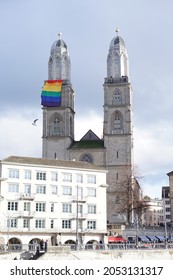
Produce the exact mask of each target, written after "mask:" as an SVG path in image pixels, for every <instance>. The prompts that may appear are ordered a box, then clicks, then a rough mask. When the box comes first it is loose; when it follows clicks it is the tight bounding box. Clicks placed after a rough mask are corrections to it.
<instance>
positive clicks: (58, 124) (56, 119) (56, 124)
mask: <svg viewBox="0 0 173 280" xmlns="http://www.w3.org/2000/svg"><path fill="white" fill-rule="evenodd" d="M58 135H62V117H61V116H59V115H57V114H55V115H53V116H52V118H51V120H50V136H58Z"/></svg>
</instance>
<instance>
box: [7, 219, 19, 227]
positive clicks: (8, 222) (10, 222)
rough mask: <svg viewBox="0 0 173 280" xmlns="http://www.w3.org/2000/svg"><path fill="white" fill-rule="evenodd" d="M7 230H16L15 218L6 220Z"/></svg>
mask: <svg viewBox="0 0 173 280" xmlns="http://www.w3.org/2000/svg"><path fill="white" fill-rule="evenodd" d="M7 228H8V229H10V228H17V219H16V218H12V219H8V220H7Z"/></svg>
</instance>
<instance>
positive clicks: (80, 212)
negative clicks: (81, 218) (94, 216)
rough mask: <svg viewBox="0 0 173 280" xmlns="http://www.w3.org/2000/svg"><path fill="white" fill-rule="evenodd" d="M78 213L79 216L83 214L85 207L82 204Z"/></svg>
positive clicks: (79, 205)
mask: <svg viewBox="0 0 173 280" xmlns="http://www.w3.org/2000/svg"><path fill="white" fill-rule="evenodd" d="M78 213H79V214H81V215H82V214H83V205H82V204H78Z"/></svg>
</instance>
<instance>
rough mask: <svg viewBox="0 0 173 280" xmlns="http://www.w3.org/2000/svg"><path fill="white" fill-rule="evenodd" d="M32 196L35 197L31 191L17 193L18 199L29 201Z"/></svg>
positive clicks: (32, 198)
mask: <svg viewBox="0 0 173 280" xmlns="http://www.w3.org/2000/svg"><path fill="white" fill-rule="evenodd" d="M34 198H35V194H33V193H20V194H19V199H20V200H29V201H31V200H34Z"/></svg>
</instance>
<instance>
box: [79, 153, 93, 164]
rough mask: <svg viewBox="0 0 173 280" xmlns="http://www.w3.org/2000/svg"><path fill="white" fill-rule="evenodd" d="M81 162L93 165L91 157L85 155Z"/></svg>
mask: <svg viewBox="0 0 173 280" xmlns="http://www.w3.org/2000/svg"><path fill="white" fill-rule="evenodd" d="M81 161H85V162H88V163H93V158H92V156H91V155H88V154H85V155H83V156H82V157H81Z"/></svg>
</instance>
